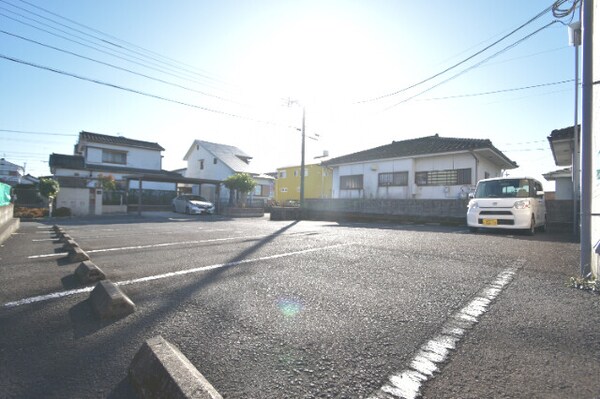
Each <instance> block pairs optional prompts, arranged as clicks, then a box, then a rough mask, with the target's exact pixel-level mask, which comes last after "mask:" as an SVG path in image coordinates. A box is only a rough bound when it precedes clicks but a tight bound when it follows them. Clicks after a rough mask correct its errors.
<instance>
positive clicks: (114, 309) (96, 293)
mask: <svg viewBox="0 0 600 399" xmlns="http://www.w3.org/2000/svg"><path fill="white" fill-rule="evenodd" d="M90 303H91V304H92V308H93V309H94V311H95V312H96V314H97V315H98V316H100V318H101V319H113V318H121V317H124V316H127V315H128V314H131V313H133V312H135V310H136V307H135V304H134V303H133V302H132V301H131V299H129V297H128V296H127V295H125V294H124V293H123V291H121V290H120V289H119V287H117V286H116V285H115V283H113V282H112V281H110V280H103V281H100V282H99V283H98V284H96V287H95V288H94V289H93V290H92V292H91V293H90Z"/></svg>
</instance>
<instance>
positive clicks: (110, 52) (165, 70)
mask: <svg viewBox="0 0 600 399" xmlns="http://www.w3.org/2000/svg"><path fill="white" fill-rule="evenodd" d="M0 1H1V0H0ZM0 10H4V11H8V12H10V13H13V14H16V15H18V16H19V17H21V18H24V19H26V20H29V21H32V22H35V23H38V24H40V25H42V26H45V27H47V28H50V29H54V30H56V31H59V32H61V33H64V34H66V35H69V36H72V37H75V38H77V39H79V40H83V41H84V42H87V43H90V44H85V43H82V42H81V41H78V40H75V39H72V38H70V37H67V36H63V35H60V34H58V33H55V32H52V31H49V30H47V29H44V28H40V27H39V26H35V25H33V24H30V23H28V22H24V21H21V20H19V19H17V18H13V17H11V16H9V15H6V14H4V13H1V12H0V16H3V17H5V18H7V19H10V20H12V21H15V22H18V23H20V24H23V25H25V26H29V27H31V28H33V29H36V30H39V31H41V32H45V33H48V34H50V35H52V36H55V37H58V38H61V39H63V40H67V41H70V42H72V43H75V44H78V45H80V46H83V47H86V48H89V49H92V50H95V51H98V52H101V53H104V54H107V55H110V56H112V57H116V58H119V59H121V60H124V61H127V62H130V63H133V64H136V65H139V66H142V67H144V68H148V69H152V70H154V71H157V72H161V73H164V74H167V75H171V76H174V77H177V78H179V79H183V80H187V81H190V82H194V83H197V84H200V85H206V83H205V82H200V81H198V80H195V79H193V78H191V77H189V76H185V75H183V74H181V73H178V72H177V71H174V70H173V69H172V68H171V69H170V68H164V67H162V66H161V65H160V64H157V63H155V62H149V61H146V60H144V59H143V58H141V57H136V56H133V55H128V54H127V53H126V52H123V51H119V50H113V49H112V48H111V47H109V46H106V45H103V44H98V43H94V42H92V41H90V40H88V39H85V38H83V37H80V36H77V35H73V34H71V33H69V32H66V31H64V30H62V29H58V28H55V27H53V26H51V25H48V24H45V23H43V22H40V21H37V20H35V19H32V18H29V17H27V16H24V15H22V14H19V13H16V12H14V11H11V10H7V9H6V8H3V7H0ZM96 46H98V47H100V48H98V47H96ZM102 49H104V50H102ZM115 53H116V54H115ZM118 54H120V55H118ZM135 60H137V61H135ZM213 88H214V87H213Z"/></svg>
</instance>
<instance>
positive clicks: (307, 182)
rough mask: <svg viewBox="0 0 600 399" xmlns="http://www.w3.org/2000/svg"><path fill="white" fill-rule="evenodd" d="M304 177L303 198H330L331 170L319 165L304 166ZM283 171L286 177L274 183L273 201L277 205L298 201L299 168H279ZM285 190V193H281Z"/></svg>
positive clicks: (279, 178)
mask: <svg viewBox="0 0 600 399" xmlns="http://www.w3.org/2000/svg"><path fill="white" fill-rule="evenodd" d="M305 168H306V171H307V172H306V174H305V176H304V198H330V197H331V187H332V173H333V172H332V170H331V169H329V168H325V167H322V166H321V165H306V166H305ZM280 171H285V173H286V177H284V178H281V177H278V178H277V180H276V182H275V199H276V200H277V202H279V203H284V202H285V201H288V200H295V201H299V200H300V166H294V167H289V168H280V169H278V170H277V173H278V175H279V172H280ZM294 172H296V175H294ZM282 188H286V189H287V191H286V192H282V191H281V190H282Z"/></svg>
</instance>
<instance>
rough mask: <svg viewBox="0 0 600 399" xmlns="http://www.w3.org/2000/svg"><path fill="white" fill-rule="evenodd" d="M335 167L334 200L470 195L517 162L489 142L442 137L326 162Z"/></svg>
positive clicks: (374, 149)
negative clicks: (478, 182) (484, 181)
mask: <svg viewBox="0 0 600 399" xmlns="http://www.w3.org/2000/svg"><path fill="white" fill-rule="evenodd" d="M323 164H324V165H326V166H327V167H330V168H332V169H333V188H332V198H383V199H413V198H414V199H450V198H466V197H467V195H468V193H469V192H470V191H471V190H473V189H474V186H475V184H476V183H477V181H478V180H480V179H484V178H489V177H499V176H502V173H503V171H504V170H506V169H514V168H516V167H517V164H516V163H515V162H514V161H512V160H510V159H509V158H508V157H507V156H506V155H504V154H503V153H502V152H501V151H500V150H498V149H497V148H496V147H494V145H493V144H492V142H491V141H490V140H487V139H468V138H449V137H440V136H439V135H437V134H436V135H434V136H427V137H421V138H416V139H411V140H403V141H394V142H392V143H391V144H387V145H383V146H380V147H376V148H371V149H368V150H365V151H360V152H356V153H353V154H349V155H344V156H341V157H337V158H333V159H330V160H328V161H326V162H323Z"/></svg>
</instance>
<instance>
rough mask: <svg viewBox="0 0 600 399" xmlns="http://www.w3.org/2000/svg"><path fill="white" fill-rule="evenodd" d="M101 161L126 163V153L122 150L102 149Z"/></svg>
mask: <svg viewBox="0 0 600 399" xmlns="http://www.w3.org/2000/svg"><path fill="white" fill-rule="evenodd" d="M102 162H104V163H116V164H119V165H126V164H127V153H126V152H124V151H113V150H102Z"/></svg>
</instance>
